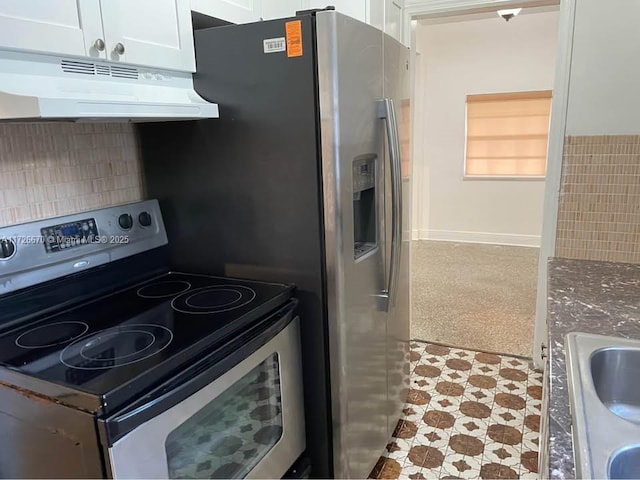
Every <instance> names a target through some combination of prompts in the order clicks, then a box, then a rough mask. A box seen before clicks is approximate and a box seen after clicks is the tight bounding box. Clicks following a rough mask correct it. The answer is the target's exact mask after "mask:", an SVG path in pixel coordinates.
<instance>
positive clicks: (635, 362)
mask: <svg viewBox="0 0 640 480" xmlns="http://www.w3.org/2000/svg"><path fill="white" fill-rule="evenodd" d="M591 378H592V380H593V385H594V387H595V389H596V393H597V394H598V398H599V399H600V401H601V402H602V403H603V404H604V405H605V406H606V407H607V408H608V409H609V410H611V411H612V412H613V413H615V414H616V415H617V416H619V417H622V418H624V419H625V420H629V421H630V422H633V423H637V424H640V348H638V349H631V348H606V349H604V350H599V351H596V352H595V353H593V355H592V356H591ZM637 454H638V455H640V451H639V452H637ZM635 478H640V476H637V477H635Z"/></svg>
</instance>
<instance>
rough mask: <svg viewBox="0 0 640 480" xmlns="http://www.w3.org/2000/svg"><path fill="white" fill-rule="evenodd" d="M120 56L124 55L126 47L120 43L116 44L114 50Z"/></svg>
mask: <svg viewBox="0 0 640 480" xmlns="http://www.w3.org/2000/svg"><path fill="white" fill-rule="evenodd" d="M113 51H114V52H116V53H117V54H118V55H122V54H123V53H124V45H123V44H122V43H120V42H118V43H116V47H115V48H114V49H113Z"/></svg>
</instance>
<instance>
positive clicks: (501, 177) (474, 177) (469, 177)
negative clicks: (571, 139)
mask: <svg viewBox="0 0 640 480" xmlns="http://www.w3.org/2000/svg"><path fill="white" fill-rule="evenodd" d="M546 178H547V177H546V176H535V177H534V176H528V177H527V176H524V175H523V176H507V175H463V176H462V180H463V181H467V180H471V181H476V180H490V181H494V180H509V181H517V182H521V181H529V180H533V181H536V182H537V181H540V180H542V181H544V180H546Z"/></svg>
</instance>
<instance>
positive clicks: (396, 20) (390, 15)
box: [384, 0, 404, 42]
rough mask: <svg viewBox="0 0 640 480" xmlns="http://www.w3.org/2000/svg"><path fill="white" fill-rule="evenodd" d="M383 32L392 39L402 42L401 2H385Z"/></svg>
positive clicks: (402, 3) (390, 0)
mask: <svg viewBox="0 0 640 480" xmlns="http://www.w3.org/2000/svg"><path fill="white" fill-rule="evenodd" d="M384 7H385V8H384V10H385V13H384V31H385V33H388V34H389V35H391V36H392V37H393V38H395V39H396V40H398V41H399V42H401V41H402V10H403V9H404V1H403V0H385V5H384Z"/></svg>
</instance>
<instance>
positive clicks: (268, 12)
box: [262, 0, 304, 20]
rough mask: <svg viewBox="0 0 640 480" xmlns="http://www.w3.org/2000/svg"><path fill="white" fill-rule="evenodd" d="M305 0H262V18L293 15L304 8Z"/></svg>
mask: <svg viewBox="0 0 640 480" xmlns="http://www.w3.org/2000/svg"><path fill="white" fill-rule="evenodd" d="M302 4H303V0H262V19H263V20H273V19H274V18H285V17H293V16H294V15H295V14H296V12H297V11H298V10H303V9H304V7H303V6H302Z"/></svg>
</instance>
